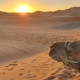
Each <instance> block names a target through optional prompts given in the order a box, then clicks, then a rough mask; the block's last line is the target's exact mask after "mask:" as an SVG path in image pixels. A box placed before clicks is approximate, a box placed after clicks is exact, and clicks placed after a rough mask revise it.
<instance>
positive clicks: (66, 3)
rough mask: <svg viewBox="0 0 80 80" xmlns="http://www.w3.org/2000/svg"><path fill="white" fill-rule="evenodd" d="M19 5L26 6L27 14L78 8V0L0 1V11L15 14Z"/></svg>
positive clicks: (79, 3) (79, 2)
mask: <svg viewBox="0 0 80 80" xmlns="http://www.w3.org/2000/svg"><path fill="white" fill-rule="evenodd" d="M20 5H26V6H27V7H28V8H29V12H34V11H37V10H39V11H55V10H59V9H61V10H63V9H67V8H70V7H74V6H76V7H79V6H80V0H0V11H5V12H17V8H18V7H19V6H20Z"/></svg>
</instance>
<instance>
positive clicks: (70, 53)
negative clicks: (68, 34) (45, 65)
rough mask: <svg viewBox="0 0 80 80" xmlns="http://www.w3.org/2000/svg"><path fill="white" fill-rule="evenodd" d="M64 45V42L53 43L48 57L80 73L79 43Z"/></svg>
mask: <svg viewBox="0 0 80 80" xmlns="http://www.w3.org/2000/svg"><path fill="white" fill-rule="evenodd" d="M65 44H66V43H65V42H58V43H54V44H53V45H52V46H51V47H50V52H49V56H50V57H51V58H52V59H55V60H57V61H58V62H63V63H64V65H67V66H69V67H71V68H74V69H76V70H78V71H79V72H80V41H75V42H71V43H68V44H67V45H66V46H65Z"/></svg>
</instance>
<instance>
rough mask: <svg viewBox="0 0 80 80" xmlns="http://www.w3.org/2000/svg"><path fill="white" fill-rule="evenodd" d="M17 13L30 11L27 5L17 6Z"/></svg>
mask: <svg viewBox="0 0 80 80" xmlns="http://www.w3.org/2000/svg"><path fill="white" fill-rule="evenodd" d="M17 12H18V13H26V12H30V9H29V8H28V7H27V6H24V5H23V6H19V7H18V9H17Z"/></svg>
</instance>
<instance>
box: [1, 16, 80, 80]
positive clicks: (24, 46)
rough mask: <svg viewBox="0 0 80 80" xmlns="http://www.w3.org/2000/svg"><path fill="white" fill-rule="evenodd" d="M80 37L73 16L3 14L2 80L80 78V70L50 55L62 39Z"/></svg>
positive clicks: (65, 79)
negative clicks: (51, 47)
mask: <svg viewBox="0 0 80 80" xmlns="http://www.w3.org/2000/svg"><path fill="white" fill-rule="evenodd" d="M77 40H80V20H79V18H76V17H71V16H56V17H54V16H46V17H25V16H18V17H14V16H0V80H80V73H79V72H78V71H76V70H74V69H71V68H68V67H65V66H64V65H63V64H62V63H59V62H57V61H55V60H52V59H51V58H50V57H49V51H50V46H51V45H52V44H53V43H55V42H59V41H77Z"/></svg>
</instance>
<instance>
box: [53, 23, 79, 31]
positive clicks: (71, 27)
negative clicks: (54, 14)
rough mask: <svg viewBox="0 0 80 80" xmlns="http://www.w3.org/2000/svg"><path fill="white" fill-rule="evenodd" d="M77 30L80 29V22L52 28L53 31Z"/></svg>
mask: <svg viewBox="0 0 80 80" xmlns="http://www.w3.org/2000/svg"><path fill="white" fill-rule="evenodd" d="M76 28H80V22H76V23H69V24H64V25H60V26H54V27H52V29H61V30H71V29H76Z"/></svg>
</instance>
